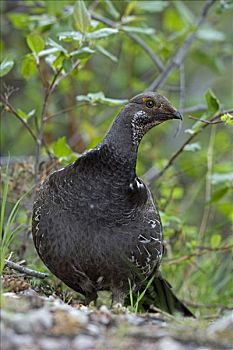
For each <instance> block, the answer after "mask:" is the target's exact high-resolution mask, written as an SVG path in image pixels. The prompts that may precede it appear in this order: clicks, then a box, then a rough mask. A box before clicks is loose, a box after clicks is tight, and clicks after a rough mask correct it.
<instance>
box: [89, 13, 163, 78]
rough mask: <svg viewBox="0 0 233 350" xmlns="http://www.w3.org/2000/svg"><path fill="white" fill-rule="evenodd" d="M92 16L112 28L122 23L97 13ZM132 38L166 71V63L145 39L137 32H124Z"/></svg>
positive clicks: (159, 67)
mask: <svg viewBox="0 0 233 350" xmlns="http://www.w3.org/2000/svg"><path fill="white" fill-rule="evenodd" d="M91 17H92V18H93V19H95V20H97V21H98V22H101V23H104V24H106V25H107V26H109V27H111V28H118V27H119V28H120V25H121V23H117V22H113V21H111V20H110V19H108V18H105V17H102V16H99V15H96V14H94V13H91ZM124 33H125V34H126V35H127V36H128V37H129V38H130V39H132V40H133V41H134V42H135V43H136V44H138V45H139V46H141V48H142V49H143V50H144V51H145V52H146V53H147V54H148V56H149V57H150V58H151V60H152V61H153V62H154V64H155V66H156V67H157V68H158V70H159V71H160V72H163V71H164V69H165V68H164V65H163V63H162V61H161V60H160V58H159V57H158V56H157V55H156V53H155V52H154V51H153V50H152V49H151V48H150V46H149V45H147V44H146V42H145V41H144V40H142V39H141V38H140V37H139V36H138V35H137V34H134V33H129V32H124Z"/></svg>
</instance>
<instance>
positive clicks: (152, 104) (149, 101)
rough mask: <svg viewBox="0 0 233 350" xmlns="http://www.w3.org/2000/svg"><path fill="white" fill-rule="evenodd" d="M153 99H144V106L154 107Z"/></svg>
mask: <svg viewBox="0 0 233 350" xmlns="http://www.w3.org/2000/svg"><path fill="white" fill-rule="evenodd" d="M154 105H155V104H154V101H152V100H148V101H146V106H147V107H148V108H153V107H154Z"/></svg>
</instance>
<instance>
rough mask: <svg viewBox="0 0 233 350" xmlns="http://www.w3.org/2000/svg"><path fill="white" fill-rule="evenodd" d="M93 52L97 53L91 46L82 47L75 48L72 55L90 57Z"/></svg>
mask: <svg viewBox="0 0 233 350" xmlns="http://www.w3.org/2000/svg"><path fill="white" fill-rule="evenodd" d="M93 53H95V51H94V50H92V49H90V47H88V46H86V47H82V48H81V49H80V50H75V51H72V52H71V53H70V56H71V57H73V56H76V57H78V58H89V57H90V56H91V55H92V54H93Z"/></svg>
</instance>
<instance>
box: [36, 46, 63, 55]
mask: <svg viewBox="0 0 233 350" xmlns="http://www.w3.org/2000/svg"><path fill="white" fill-rule="evenodd" d="M59 51H60V50H59V49H58V48H57V47H51V48H50V49H46V50H42V51H40V52H39V54H38V57H45V56H48V55H51V54H52V53H56V52H59Z"/></svg>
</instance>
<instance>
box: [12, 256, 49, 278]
mask: <svg viewBox="0 0 233 350" xmlns="http://www.w3.org/2000/svg"><path fill="white" fill-rule="evenodd" d="M5 265H6V266H7V267H9V268H10V269H13V270H15V271H18V272H21V273H23V274H25V275H27V276H32V277H36V278H45V277H47V276H48V275H47V274H46V273H43V272H38V271H35V270H32V269H28V268H27V267H24V266H21V265H19V264H16V263H14V262H12V261H10V260H7V259H6V260H5Z"/></svg>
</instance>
